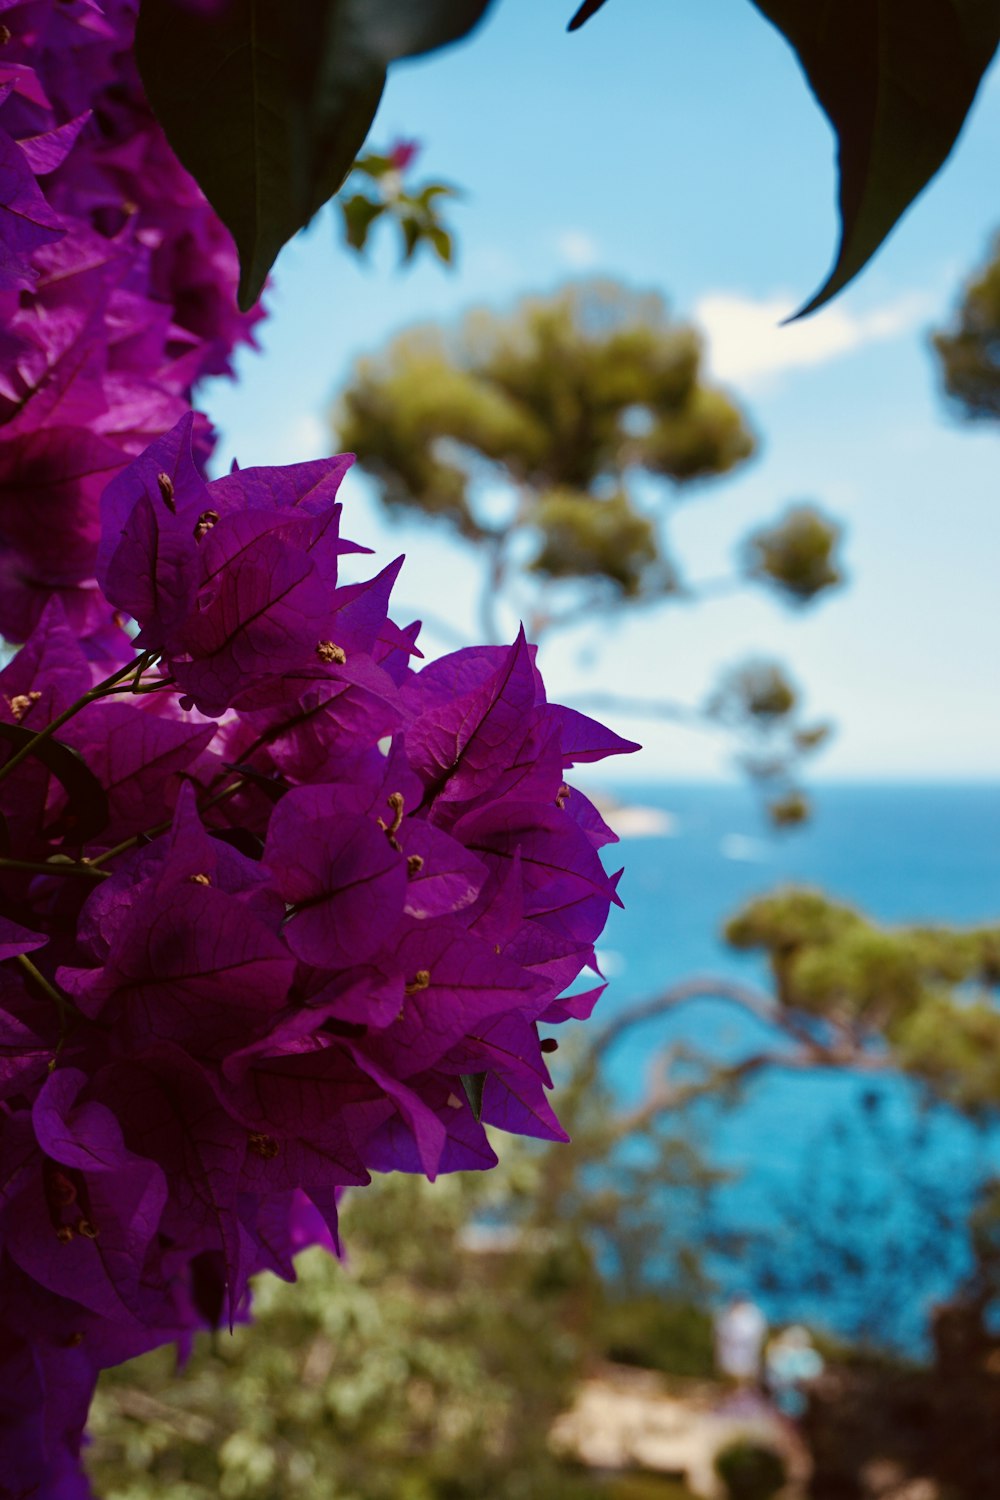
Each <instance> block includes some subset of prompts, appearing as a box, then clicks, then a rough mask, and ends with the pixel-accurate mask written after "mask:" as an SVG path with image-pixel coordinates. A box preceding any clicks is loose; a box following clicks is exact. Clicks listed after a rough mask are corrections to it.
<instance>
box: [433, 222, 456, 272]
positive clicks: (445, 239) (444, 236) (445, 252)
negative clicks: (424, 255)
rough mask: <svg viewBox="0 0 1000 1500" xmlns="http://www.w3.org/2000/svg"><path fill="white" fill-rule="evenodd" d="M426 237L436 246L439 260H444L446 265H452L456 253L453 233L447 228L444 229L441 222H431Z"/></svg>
mask: <svg viewBox="0 0 1000 1500" xmlns="http://www.w3.org/2000/svg"><path fill="white" fill-rule="evenodd" d="M426 238H427V239H429V240H430V242H431V244H432V245H433V246H434V249H435V251H436V252H437V256H438V259H439V260H443V261H444V263H445V265H446V266H450V265H451V262H452V257H453V255H454V253H455V250H454V246H453V244H452V239H451V235H450V234H449V233H448V231H447V229H442V228H441V226H440V224H431V226H430V227H429V228H428V230H427V234H426Z"/></svg>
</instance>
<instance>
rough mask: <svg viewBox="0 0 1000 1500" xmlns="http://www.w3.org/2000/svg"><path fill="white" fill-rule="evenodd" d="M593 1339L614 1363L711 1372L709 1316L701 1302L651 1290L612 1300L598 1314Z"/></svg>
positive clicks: (705, 1375)
mask: <svg viewBox="0 0 1000 1500" xmlns="http://www.w3.org/2000/svg"><path fill="white" fill-rule="evenodd" d="M595 1343H596V1345H597V1346H598V1348H599V1349H600V1351H601V1353H602V1354H603V1355H604V1357H605V1358H606V1359H612V1360H614V1361H615V1362H616V1363H618V1364H623V1365H638V1366H640V1367H641V1368H642V1369H646V1370H661V1371H662V1372H663V1373H664V1374H666V1375H687V1376H690V1377H693V1378H698V1379H709V1378H711V1376H712V1374H713V1370H714V1364H713V1353H712V1322H711V1319H710V1317H709V1315H708V1314H707V1313H706V1312H705V1311H703V1309H702V1308H700V1307H697V1306H695V1305H694V1304H693V1303H690V1302H679V1301H674V1300H670V1299H667V1298H663V1297H657V1296H654V1295H647V1296H642V1297H630V1298H628V1299H623V1300H621V1301H619V1300H615V1301H610V1302H608V1303H606V1304H605V1306H604V1307H602V1308H601V1309H600V1310H599V1311H598V1313H597V1315H596V1328H595Z"/></svg>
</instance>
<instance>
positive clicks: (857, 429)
mask: <svg viewBox="0 0 1000 1500" xmlns="http://www.w3.org/2000/svg"><path fill="white" fill-rule="evenodd" d="M572 9H573V4H572V0H496V3H495V4H494V8H493V10H492V12H491V13H490V17H489V18H488V20H487V22H486V23H485V24H484V25H483V26H482V27H481V28H480V29H479V30H478V31H477V32H476V34H475V35H474V36H473V38H472V39H471V40H470V41H468V42H467V43H465V44H464V45H462V46H460V47H456V48H454V49H452V50H450V51H449V52H447V53H441V54H437V55H435V56H434V57H432V58H430V59H428V60H425V61H421V62H419V63H413V64H409V65H407V66H405V67H401V68H399V69H397V70H396V71H395V73H394V74H393V76H392V78H391V79H390V83H389V87H388V89H387V91H386V96H385V99H384V101H383V104H382V108H381V110H380V113H379V116H378V119H377V121H376V125H375V129H374V131H373V135H372V139H373V142H374V143H375V144H377V145H385V144H387V143H388V142H389V141H390V140H392V139H393V138H395V137H396V136H399V135H403V136H414V137H417V138H418V139H419V140H420V141H421V142H422V143H423V156H422V158H421V161H420V163H419V169H420V170H419V172H418V174H417V175H418V176H419V175H423V174H426V175H427V176H429V177H440V178H447V179H449V180H452V181H454V182H456V183H459V184H461V185H462V186H463V187H464V188H465V190H466V194H467V196H466V199H465V201H464V202H463V203H462V204H461V205H459V206H457V207H456V208H455V209H454V210H453V211H452V215H451V217H452V222H453V224H454V226H455V228H456V230H457V234H458V240H459V246H460V257H459V267H458V270H457V272H456V273H455V274H453V275H449V274H447V273H444V272H442V271H441V270H439V269H438V268H437V267H436V266H433V265H431V264H430V263H429V262H428V263H427V264H426V265H425V264H421V265H420V266H418V268H416V269H415V270H413V271H411V272H407V273H399V272H398V271H397V269H396V264H395V253H394V247H393V248H392V249H390V247H389V246H388V245H387V244H386V245H385V246H384V247H383V250H382V251H381V252H380V253H379V254H377V255H376V257H375V260H374V262H373V263H371V264H369V265H366V266H362V265H359V264H358V263H356V262H355V261H354V260H353V258H349V257H348V255H347V254H346V253H345V252H344V251H343V250H342V249H341V248H340V246H339V244H338V242H337V237H336V225H335V221H334V220H333V218H332V216H331V214H330V212H329V211H326V212H324V213H323V214H321V215H320V216H319V217H318V218H317V220H316V221H315V222H314V224H313V225H312V226H311V228H310V229H309V231H308V232H307V233H306V234H304V235H302V236H300V237H299V239H298V240H297V241H296V242H295V243H294V244H293V245H291V246H290V247H289V248H288V249H286V251H285V252H284V253H283V255H282V256H281V258H280V260H279V261H278V264H277V267H276V270H275V274H274V284H273V288H272V290H271V291H270V292H269V293H268V296H267V302H268V306H269V309H270V314H271V316H270V319H269V321H268V322H267V323H266V324H265V325H264V326H263V329H262V332H261V344H262V347H263V352H262V353H260V354H253V353H249V352H247V353H245V354H244V355H243V356H241V358H240V360H239V373H240V380H239V383H238V384H237V385H235V386H233V385H228V384H224V383H222V382H217V383H214V384H213V385H212V386H210V387H209V388H207V389H206V391H205V392H204V394H203V398H202V404H203V405H204V407H205V409H206V410H207V411H208V412H209V415H210V416H211V417H212V418H213V420H214V421H215V422H216V424H217V425H218V427H219V429H220V433H221V441H220V447H219V456H220V461H221V463H222V464H224V465H226V466H227V465H228V461H229V458H230V457H231V456H232V455H233V454H236V455H237V456H238V457H239V459H240V462H241V463H242V464H250V463H286V462H292V461H294V460H296V459H300V458H310V457H315V456H317V455H319V454H322V453H325V452H327V451H329V438H328V437H327V435H326V431H325V427H324V413H325V412H326V411H327V409H328V408H329V405H330V402H331V398H332V397H333V395H334V394H335V392H336V389H337V387H338V386H339V385H340V384H341V383H342V381H343V379H344V377H345V375H346V373H347V371H348V369H349V367H350V363H351V361H352V360H353V359H354V358H355V357H356V356H357V355H358V354H361V353H364V352H368V351H373V350H376V349H378V348H379V347H380V346H381V345H382V344H383V343H384V342H385V340H386V338H387V337H388V336H389V335H391V334H392V333H393V332H395V331H396V330H397V329H399V328H401V327H403V326H405V325H406V324H408V323H413V322H420V321H425V320H430V319H451V318H454V317H456V316H458V315H459V314H460V313H461V312H462V311H463V310H464V309H465V308H467V307H468V306H469V305H470V304H481V303H488V304H490V305H493V306H497V307H503V306H504V305H505V304H509V303H510V302H512V301H513V300H514V299H515V298H516V297H517V296H518V295H519V294H521V293H524V292H527V291H537V290H547V289H551V288H553V287H555V286H557V285H558V284H559V283H560V282H561V281H563V280H565V279H566V278H568V277H571V276H580V275H591V274H609V275H613V276H616V277H620V278H622V279H624V280H626V281H628V282H631V283H634V284H636V285H638V286H641V287H653V288H656V289H657V290H659V291H661V292H662V293H663V294H664V295H665V296H666V297H667V299H668V301H669V302H670V304H671V306H672V307H673V309H674V310H675V312H676V313H677V315H678V316H679V317H681V318H684V319H691V320H693V321H694V322H695V323H696V324H698V325H699V326H700V327H701V328H702V329H703V331H704V333H705V335H706V340H707V348H708V360H709V367H710V369H711V370H712V371H713V372H714V373H715V375H716V376H717V377H718V378H719V379H720V380H722V381H723V382H724V383H725V384H727V385H728V386H729V387H730V388H731V389H732V390H733V392H734V393H735V394H736V395H737V396H738V397H739V398H740V399H741V400H742V402H743V404H744V405H745V407H746V408H747V411H748V414H749V416H750V419H751V421H752V422H753V425H754V427H755V428H756V430H757V432H758V433H759V435H760V438H761V451H760V455H759V457H758V458H757V459H756V460H755V461H754V462H753V463H752V464H750V465H747V466H746V467H745V468H744V469H743V470H742V471H740V473H739V475H737V476H735V477H733V478H731V479H726V480H722V481H718V482H715V483H713V484H711V485H706V486H703V487H700V488H699V490H698V492H697V494H695V495H694V496H693V497H692V498H690V499H686V500H685V502H684V503H683V505H681V506H679V507H678V508H677V514H676V519H675V521H674V523H673V524H672V529H671V532H670V535H671V538H672V541H673V546H674V549H675V551H676V552H677V554H678V555H679V557H680V558H681V560H682V561H683V562H684V564H685V565H686V568H687V571H688V573H689V575H690V576H691V577H692V578H695V579H697V578H702V577H704V578H713V577H717V576H718V575H719V574H720V573H724V572H727V571H729V570H730V569H731V567H732V563H733V558H734V555H735V549H736V548H737V546H738V544H739V540H740V538H741V536H742V535H743V534H744V533H745V531H746V530H747V529H748V527H750V526H753V525H756V524H759V523H760V522H761V521H762V520H765V519H769V518H772V517H774V516H775V515H777V514H778V513H779V512H780V511H781V510H782V509H783V508H784V506H785V505H786V504H787V503H788V502H790V501H792V500H798V499H810V500H813V501H816V502H818V503H819V504H821V505H822V506H823V507H824V508H825V509H827V510H829V511H831V512H833V513H834V514H836V515H837V516H839V517H840V518H841V519H842V520H843V521H844V522H845V523H846V526H847V530H848V534H847V541H846V549H845V557H846V562H847V568H848V571H849V574H850V586H849V587H848V588H846V589H844V590H841V591H838V592H836V593H831V594H830V595H829V596H828V597H826V598H825V599H824V600H823V601H821V602H820V603H819V604H818V605H817V606H816V607H815V608H814V609H812V610H809V611H805V612H802V611H796V612H794V613H791V612H789V611H788V610H786V609H784V608H782V607H781V606H780V605H779V604H778V603H776V602H774V601H772V600H771V599H770V598H768V597H767V596H765V595H763V594H762V593H761V592H760V591H754V592H751V591H745V592H743V593H739V594H734V595H733V596H731V597H727V598H724V599H718V600H714V601H710V602H705V603H704V604H700V605H697V606H678V605H671V606H666V607H664V608H663V609H661V610H659V611H658V612H656V613H654V614H645V613H644V614H642V615H640V616H636V617H634V618H632V619H630V620H628V621H625V620H623V621H621V622H620V623H618V624H616V625H615V626H614V627H612V628H609V627H608V626H607V624H606V623H603V624H602V625H601V627H600V628H599V629H596V628H595V629H591V630H590V631H587V630H584V631H581V632H578V633H577V634H576V635H574V636H566V637H565V638H559V639H555V640H552V641H551V642H547V643H545V645H544V647H543V652H542V658H541V660H542V665H543V669H544V671H545V674H546V678H547V680H548V682H549V685H550V691H551V693H552V695H553V696H559V697H561V698H563V700H564V701H572V700H573V698H574V696H575V695H579V694H582V693H586V692H592V691H600V690H606V689H608V688H610V687H611V686H613V687H614V688H615V690H616V691H618V692H621V693H628V694H631V695H641V696H647V697H655V696H657V695H661V696H664V697H669V698H672V699H681V700H684V701H688V702H697V701H699V700H700V699H701V698H703V697H704V695H705V693H706V691H707V690H708V688H709V686H710V684H711V682H712V680H713V678H714V677H715V675H716V674H717V672H718V670H719V669H720V668H722V667H724V666H726V665H728V664H730V663H732V662H734V661H739V660H741V659H744V658H746V657H747V656H749V655H754V654H764V655H776V656H780V657H781V658H782V659H783V660H784V661H785V662H786V663H787V665H788V667H789V669H790V670H791V672H792V674H793V676H794V677H795V678H796V680H797V681H798V682H799V684H800V685H801V686H802V688H803V689H804V691H805V693H806V695H807V700H808V703H809V705H810V707H811V708H812V709H814V711H815V713H816V714H817V715H822V716H823V717H831V718H833V719H834V720H836V722H837V725H838V733H837V737H836V740H835V741H834V743H833V744H832V746H831V747H830V749H829V750H828V751H826V752H825V754H824V756H823V759H822V760H821V761H817V762H816V764H815V775H816V776H817V777H829V778H837V779H844V778H865V777H878V778H896V779H942V778H963V779H964V778H970V779H971V778H975V779H985V778H990V779H993V778H996V777H997V775H998V768H1000V707H998V700H997V672H998V667H997V664H998V662H1000V607H998V598H997V595H998V587H997V585H998V579H1000V524H998V519H997V515H998V508H1000V484H998V480H1000V428H998V429H996V430H991V429H990V428H988V427H986V428H970V427H969V426H963V425H961V424H960V423H958V422H957V421H956V420H955V419H954V417H952V416H951V415H949V413H948V412H947V411H946V410H945V408H944V405H943V402H942V400H941V397H940V395H939V392H938V389H937V383H936V372H935V369H934V365H933V362H932V359H931V357H930V354H929V351H928V331H929V329H930V328H931V327H933V326H935V325H938V324H940V323H941V321H942V320H943V319H945V318H946V317H947V314H948V311H949V308H950V307H951V306H952V305H953V303H954V300H955V297H956V294H957V291H958V287H959V284H960V282H961V280H962V278H963V276H964V275H966V274H967V273H968V272H969V271H970V270H972V269H973V268H974V267H975V266H976V265H978V264H979V263H980V262H981V260H982V258H983V256H984V255H985V253H986V251H987V249H988V246H989V242H990V239H991V236H992V233H993V232H994V230H995V229H997V228H1000V197H998V196H997V195H995V192H994V184H995V180H996V178H995V172H996V165H995V164H996V155H997V146H998V143H1000V66H998V67H997V68H996V69H995V70H994V72H993V74H992V75H991V77H990V78H989V79H987V82H986V84H985V86H984V88H983V89H982V91H981V93H980V97H979V100H978V102H977V105H976V108H975V110H974V112H973V116H972V118H971V119H970V121H969V123H968V125H967V127H966V130H965V132H964V134H963V137H962V139H961V140H960V142H959V146H958V149H957V151H956V153H955V155H954V157H953V159H952V161H951V162H950V163H949V164H948V166H947V167H946V168H945V170H944V172H943V173H942V174H941V175H940V176H939V177H938V179H937V180H936V181H935V182H934V183H933V184H932V186H931V188H930V189H929V191H928V192H927V194H926V195H925V196H924V197H923V198H922V199H921V200H920V202H918V204H917V205H916V207H915V208H914V209H913V210H912V212H911V213H910V214H909V215H908V217H907V218H906V219H905V221H904V223H903V225H902V227H901V228H900V229H899V230H898V231H897V233H896V234H895V235H894V236H893V238H892V239H891V240H890V242H889V244H888V245H887V246H886V247H885V249H884V250H883V251H882V253H881V254H880V255H879V257H878V258H877V260H876V261H875V263H874V264H873V265H872V266H870V267H869V269H868V270H867V271H866V272H865V273H864V275H863V276H862V278H861V280H860V282H859V283H856V284H855V286H854V287H852V288H851V289H850V290H849V291H848V292H847V293H846V294H845V295H843V296H842V297H840V298H839V299H838V300H837V301H836V302H835V303H834V304H833V306H832V307H831V308H830V309H829V310H827V311H824V312H822V313H820V314H818V315H817V316H815V317H814V318H812V319H809V320H807V321H806V322H804V323H802V324H799V325H793V326H791V327H789V328H784V329H782V328H780V327H778V323H779V320H780V317H781V315H782V314H783V313H784V312H786V311H788V310H790V308H791V307H793V306H794V305H797V304H798V303H801V302H802V301H803V300H804V299H805V298H806V297H807V296H808V295H809V294H810V293H811V292H812V291H813V290H814V289H815V287H816V286H817V285H818V284H819V283H820V281H821V280H822V279H823V276H824V273H825V271H826V269H827V266H828V264H829V261H830V259H831V257H832V253H833V248H834V243H835V238H836V221H835V215H834V175H833V142H832V137H831V135H830V132H829V129H828V127H827V125H826V122H825V120H824V119H823V117H822V115H821V114H820V112H819V110H818V108H817V107H816V105H815V103H814V102H813V100H812V98H811V96H810V95H809V94H808V91H807V89H806V87H805V84H804V82H803V80H802V79H801V76H800V75H799V72H798V68H797V64H796V62H795V59H794V57H793V55H792V54H791V52H790V51H789V50H788V48H787V46H786V45H785V44H784V42H783V41H782V39H781V38H780V37H779V36H778V34H777V33H776V32H774V31H773V30H772V29H771V28H770V27H769V26H768V25H767V23H766V22H765V21H763V20H762V18H761V17H760V15H759V13H758V12H757V11H756V10H755V9H754V8H753V7H752V6H751V5H750V4H749V3H748V0H712V4H711V5H705V4H690V3H688V4H654V3H652V0H609V3H608V5H607V6H606V8H605V10H604V11H602V12H601V14H600V15H599V16H598V17H596V18H595V19H594V20H593V21H591V22H590V23H589V25H588V26H587V27H585V28H584V29H583V31H581V32H579V33H577V34H575V35H573V36H567V35H566V33H565V29H564V28H565V23H566V20H567V19H568V17H569V15H570V14H571V13H572ZM343 494H344V498H345V502H346V505H347V520H348V524H347V525H346V528H345V529H346V530H347V532H348V534H349V535H351V536H353V537H355V538H356V539H357V540H360V541H364V542H366V543H367V544H368V545H371V546H374V547H375V548H376V549H377V551H378V553H379V555H380V557H385V556H389V555H395V554H396V553H398V552H401V551H405V552H406V553H407V557H408V561H407V565H406V568H405V569H404V573H403V578H402V580H401V582H400V585H399V586H398V589H397V598H398V600H399V601H400V604H401V605H408V606H411V611H410V612H411V613H414V614H419V613H420V612H421V606H423V607H425V608H431V607H432V608H433V610H434V612H435V613H436V614H438V615H446V616H447V617H448V618H449V619H451V620H452V621H454V623H455V625H456V626H457V627H458V628H459V629H460V630H462V631H463V632H465V633H466V634H468V635H469V636H470V638H471V637H473V636H474V634H475V626H474V619H475V599H476V594H477V587H478V582H479V570H478V564H477V559H476V557H475V554H473V553H471V552H470V551H468V550H467V549H464V548H462V547H459V546H458V545H457V544H454V543H451V542H450V541H449V540H448V539H447V536H446V535H445V534H444V533H443V532H441V531H440V530H431V529H427V528H423V529H420V528H417V527H415V526H414V525H413V524H410V523H407V524H406V525H403V526H400V525H398V524H393V523H390V522H387V521H386V520H385V519H383V518H382V517H381V516H380V515H379V513H378V509H377V505H376V504H375V502H374V500H373V498H372V493H371V490H370V487H369V486H368V485H367V483H366V481H365V480H364V478H363V476H349V479H348V481H347V482H346V484H345V489H344V491H343ZM398 613H399V615H400V617H401V618H402V616H403V615H404V614H406V613H407V612H406V611H404V610H400V611H399V612H398ZM424 644H425V649H429V650H431V651H435V650H440V649H443V643H442V642H441V641H440V640H438V639H436V638H434V637H430V636H429V637H428V639H427V640H426V641H425V643H424ZM616 727H618V728H620V729H621V730H622V731H623V732H624V733H628V734H632V735H633V736H634V737H635V738H638V739H640V740H642V741H643V742H644V744H645V745H646V747H647V748H646V750H645V751H644V753H643V755H642V756H637V757H634V758H633V763H632V766H631V770H632V772H633V774H636V775H639V776H644V777H646V778H652V777H654V776H672V777H677V778H687V777H691V778H699V779H700V778H710V777H715V776H721V775H726V774H730V773H729V768H728V762H727V751H726V749H725V747H724V746H722V745H721V744H719V743H718V742H716V741H715V740H713V739H712V738H710V737H707V736H704V735H701V734H699V733H697V732H695V731H693V730H683V729H679V728H670V727H666V726H664V725H662V724H653V723H650V722H648V721H644V722H639V721H637V720H628V719H625V718H622V719H618V720H616Z"/></svg>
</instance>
